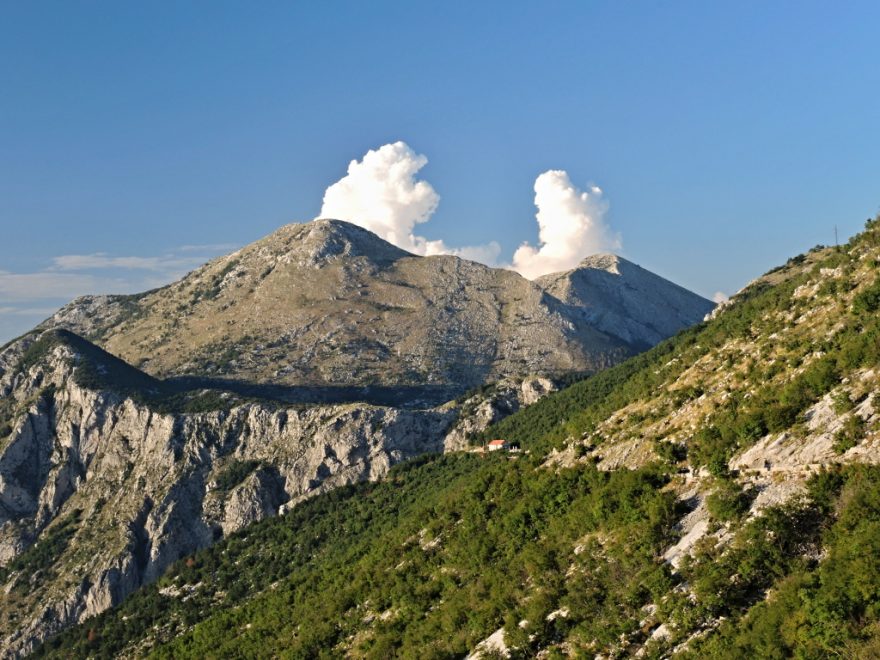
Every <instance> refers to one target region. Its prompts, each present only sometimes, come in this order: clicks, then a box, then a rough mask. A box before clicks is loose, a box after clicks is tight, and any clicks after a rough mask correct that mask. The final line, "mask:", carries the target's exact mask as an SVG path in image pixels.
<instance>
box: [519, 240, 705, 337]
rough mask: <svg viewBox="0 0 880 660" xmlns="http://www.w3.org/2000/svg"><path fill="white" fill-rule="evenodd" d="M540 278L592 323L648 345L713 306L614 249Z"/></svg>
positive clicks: (538, 281)
mask: <svg viewBox="0 0 880 660" xmlns="http://www.w3.org/2000/svg"><path fill="white" fill-rule="evenodd" d="M535 283H536V284H537V285H538V286H540V287H541V288H543V289H544V290H545V291H547V293H549V294H550V295H552V296H554V297H556V298H557V299H558V300H561V301H562V302H563V303H565V304H566V305H569V306H570V308H571V313H572V315H578V314H579V315H580V316H581V317H582V318H583V319H585V320H586V321H587V323H589V324H590V325H592V326H593V327H595V328H596V329H598V330H601V331H602V332H604V333H606V334H610V335H613V336H615V337H619V338H620V339H622V340H624V341H625V342H627V343H628V344H631V345H634V346H642V347H645V348H648V347H651V346H653V345H654V344H657V343H659V342H661V341H663V340H664V339H666V338H667V337H670V336H672V335H674V334H675V333H676V332H678V331H679V330H681V329H682V328H686V327H688V326H691V325H693V324H694V323H697V322H698V321H700V320H702V318H703V317H704V316H705V315H706V314H708V313H709V312H710V311H712V309H713V308H714V306H715V305H714V304H713V303H712V302H710V301H708V300H706V299H705V298H701V297H700V296H698V295H696V294H694V293H692V292H690V291H688V290H687V289H685V288H683V287H680V286H678V285H677V284H673V283H672V282H670V281H669V280H665V279H663V278H662V277H659V276H657V275H655V274H654V273H651V272H650V271H647V270H645V269H644V268H642V267H641V266H637V265H636V264H634V263H632V262H629V261H627V260H626V259H624V258H622V257H618V256H616V255H613V254H597V255H593V256H591V257H587V258H586V259H584V260H583V261H582V262H581V263H580V264H579V265H578V267H577V268H575V269H574V270H570V271H567V272H564V273H553V274H551V275H544V276H543V277H539V278H538V279H536V280H535Z"/></svg>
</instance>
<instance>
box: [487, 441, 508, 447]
mask: <svg viewBox="0 0 880 660" xmlns="http://www.w3.org/2000/svg"><path fill="white" fill-rule="evenodd" d="M489 444H490V445H492V446H495V447H497V446H498V445H503V444H505V442H504V440H491V441H490V442H489Z"/></svg>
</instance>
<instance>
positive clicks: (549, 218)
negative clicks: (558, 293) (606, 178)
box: [512, 170, 620, 279]
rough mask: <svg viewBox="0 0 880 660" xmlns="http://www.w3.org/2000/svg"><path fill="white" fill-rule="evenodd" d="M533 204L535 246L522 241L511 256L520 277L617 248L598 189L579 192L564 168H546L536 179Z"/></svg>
mask: <svg viewBox="0 0 880 660" xmlns="http://www.w3.org/2000/svg"><path fill="white" fill-rule="evenodd" d="M535 206H537V207H538V213H537V215H536V218H537V220H538V246H537V247H533V246H532V245H530V244H528V243H523V244H522V245H521V246H520V247H519V248H518V249H517V250H516V252H515V253H514V255H513V264H512V268H513V269H514V270H516V271H518V272H519V273H520V274H522V275H523V276H525V277H527V278H529V279H534V278H536V277H539V276H540V275H546V274H547V273H553V272H556V271H560V270H568V269H571V268H574V267H575V266H577V264H578V263H579V262H580V261H581V260H582V259H584V257H587V256H589V255H591V254H595V253H597V252H607V251H611V250H618V249H620V238H619V237H618V236H617V235H615V234H613V233H612V232H611V231H610V229H609V228H608V226H607V225H606V224H605V221H604V216H605V213H606V211H607V210H608V203H607V202H606V201H605V200H604V199H603V197H602V190H601V189H600V188H598V187H596V186H591V187H590V188H589V190H587V191H586V192H584V191H581V190H579V189H578V188H577V187H576V186H574V185H573V184H572V182H571V179H569V177H568V173H567V172H565V171H564V170H548V171H547V172H544V173H543V174H541V175H539V176H538V178H537V179H536V180H535Z"/></svg>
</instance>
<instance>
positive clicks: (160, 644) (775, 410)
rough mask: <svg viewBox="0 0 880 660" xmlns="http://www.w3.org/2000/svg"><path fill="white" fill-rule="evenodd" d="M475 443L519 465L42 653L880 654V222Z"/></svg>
mask: <svg viewBox="0 0 880 660" xmlns="http://www.w3.org/2000/svg"><path fill="white" fill-rule="evenodd" d="M484 437H486V438H489V437H503V438H506V439H508V440H512V441H518V442H519V443H520V444H521V445H522V447H523V449H524V452H523V453H520V454H504V453H503V452H494V453H493V454H490V455H487V456H485V457H477V456H474V455H472V454H464V453H460V454H457V455H447V456H445V457H442V458H436V459H423V460H421V461H419V462H417V463H415V464H412V465H410V466H402V469H400V470H399V471H396V472H393V473H392V474H391V475H390V476H389V478H388V480H387V481H385V482H383V483H381V484H378V485H370V486H362V487H356V488H351V489H348V490H346V491H337V492H335V493H333V494H331V495H328V496H323V497H319V498H317V499H315V500H312V501H311V502H309V503H308V504H306V505H304V506H302V507H297V508H296V509H294V510H293V511H292V512H291V513H290V514H288V515H287V516H284V517H280V518H275V519H271V520H266V521H263V522H262V523H260V524H259V525H258V526H256V527H253V528H250V529H249V530H243V531H242V532H241V533H240V534H238V535H236V536H235V537H233V538H230V539H227V540H224V541H223V542H221V543H220V544H218V545H216V546H214V547H213V548H211V549H209V550H206V551H203V552H200V553H197V554H195V555H193V556H192V557H190V558H187V559H186V560H184V561H181V562H179V563H177V564H175V565H174V566H173V567H172V568H171V570H170V571H169V572H168V573H167V574H166V575H165V576H163V578H162V579H161V580H160V581H159V582H158V583H156V584H154V585H152V586H149V587H147V588H146V589H144V590H141V591H140V592H138V593H137V594H135V595H134V596H133V597H132V598H131V599H129V600H128V601H127V602H125V603H123V604H122V605H121V607H120V608H118V609H115V610H112V611H108V612H105V613H104V614H102V615H101V616H99V617H96V618H95V619H93V620H91V621H89V622H87V623H85V624H84V625H83V626H81V627H79V628H78V629H74V630H71V631H68V632H67V633H64V634H63V635H61V636H60V637H58V638H57V639H56V640H55V641H53V642H52V643H50V644H48V645H46V646H45V647H43V649H42V650H41V652H42V653H44V654H46V655H49V656H52V657H69V656H71V655H78V656H82V655H88V654H94V655H95V656H99V657H103V656H107V655H112V654H122V655H126V656H142V655H148V654H151V655H152V657H169V658H170V657H174V658H184V657H221V656H222V657H226V656H249V655H279V656H281V655H287V656H291V657H318V656H320V655H321V654H326V655H329V656H347V657H358V658H387V657H437V658H439V657H461V656H464V655H465V654H467V653H469V652H474V651H477V655H479V654H480V652H485V653H487V654H488V653H490V652H491V653H495V654H496V655H497V654H498V653H500V654H501V655H504V656H508V655H509V656H510V657H565V656H570V655H577V654H583V655H587V656H594V655H601V656H603V657H632V656H642V655H643V656H644V657H669V656H676V657H678V656H682V657H689V658H730V657H737V658H755V657H807V658H820V657H853V658H872V657H876V656H877V649H878V648H880V544H878V539H880V218H878V219H876V220H873V221H870V222H869V223H868V225H867V228H866V231H865V232H864V233H863V234H861V235H859V236H857V237H855V238H853V239H852V240H851V241H850V242H849V243H848V244H847V245H846V246H842V247H841V248H840V249H835V248H823V249H816V250H813V251H811V252H809V253H807V254H805V255H800V256H798V257H795V258H793V259H791V260H789V262H788V263H787V264H786V265H784V266H782V267H780V268H778V269H775V270H774V271H771V272H770V273H768V274H767V275H765V276H763V277H761V278H758V279H757V280H756V281H755V282H753V283H752V284H751V285H750V286H749V287H747V288H746V289H745V290H744V291H742V292H741V293H740V294H738V295H737V296H735V297H734V298H733V299H732V301H731V303H730V304H729V305H727V306H726V307H725V308H724V309H722V310H721V311H720V312H719V313H717V314H716V315H715V316H714V318H712V319H711V320H709V321H707V322H706V323H704V324H700V325H699V326H697V327H694V328H692V329H689V330H687V331H685V332H683V333H680V334H679V335H677V336H676V337H674V338H672V339H670V340H668V341H665V342H663V343H661V344H660V345H658V346H656V347H655V348H653V349H651V350H650V351H648V352H646V353H643V354H641V355H639V356H637V357H635V358H632V359H631V360H628V361H627V362H624V363H623V364H620V365H617V366H615V367H612V368H611V369H608V370H606V371H603V372H601V373H599V374H597V375H595V376H592V377H590V378H588V379H586V380H583V381H581V382H579V383H577V384H575V385H573V386H571V387H569V388H567V389H565V390H563V391H561V392H559V393H557V394H554V395H551V396H548V397H546V398H544V399H542V400H541V401H539V402H538V403H536V404H534V405H533V406H530V407H528V408H526V409H525V410H523V411H521V412H519V413H517V414H515V415H512V416H510V417H507V418H506V419H505V420H503V421H501V422H500V423H499V424H496V425H495V426H493V427H491V428H490V429H489V430H488V431H487V432H486V434H485V436H484ZM484 657H485V656H484Z"/></svg>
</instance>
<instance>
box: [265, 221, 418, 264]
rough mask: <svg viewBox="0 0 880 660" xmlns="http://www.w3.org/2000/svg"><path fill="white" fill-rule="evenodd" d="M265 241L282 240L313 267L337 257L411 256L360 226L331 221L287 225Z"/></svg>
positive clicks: (393, 258)
mask: <svg viewBox="0 0 880 660" xmlns="http://www.w3.org/2000/svg"><path fill="white" fill-rule="evenodd" d="M266 240H268V241H273V240H282V241H284V242H285V243H286V245H287V246H288V247H289V248H290V249H291V250H292V251H296V252H297V253H299V254H300V255H301V256H302V257H303V258H304V259H305V260H306V261H307V262H308V263H309V264H310V265H313V266H320V265H321V264H324V263H326V262H327V261H330V260H333V259H335V258H339V257H368V258H369V259H370V260H372V261H375V262H390V261H396V260H397V259H400V258H401V257H408V256H414V255H411V254H410V253H409V252H407V251H405V250H402V249H400V248H399V247H397V246H395V245H392V244H391V243H389V242H388V241H386V240H383V239H382V238H379V237H378V236H377V235H376V234H374V233H373V232H371V231H369V230H367V229H364V228H363V227H360V226H358V225H355V224H353V223H351V222H346V221H345V220H334V219H330V218H321V219H318V220H312V221H311V222H306V223H302V224H291V225H286V226H284V227H282V228H281V229H279V230H278V231H277V232H275V233H274V234H271V235H270V236H268V237H267V239H266Z"/></svg>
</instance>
